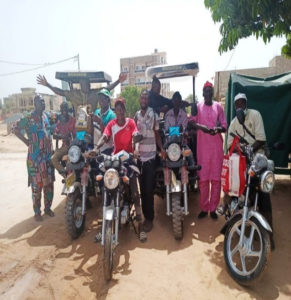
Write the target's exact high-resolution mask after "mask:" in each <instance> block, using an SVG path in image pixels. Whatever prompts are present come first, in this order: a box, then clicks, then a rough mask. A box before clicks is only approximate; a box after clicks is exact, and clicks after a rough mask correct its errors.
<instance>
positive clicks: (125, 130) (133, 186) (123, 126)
mask: <svg viewBox="0 0 291 300" xmlns="http://www.w3.org/2000/svg"><path fill="white" fill-rule="evenodd" d="M115 114H116V119H114V120H112V121H110V122H109V123H108V124H107V126H106V127H105V129H104V131H103V136H102V138H101V139H100V140H99V142H98V143H97V146H96V149H95V150H96V151H98V149H99V148H101V147H102V145H103V144H104V143H107V142H108V140H109V138H110V137H111V136H112V138H113V147H114V149H113V154H116V153H118V152H119V151H122V150H124V151H126V152H128V153H133V140H132V138H133V135H134V133H135V132H137V131H138V130H137V127H136V124H135V122H134V120H133V119H131V118H126V117H125V100H124V99H123V98H118V99H117V100H116V101H115ZM137 180H138V178H137V176H136V174H135V173H134V175H133V176H132V177H131V178H130V179H129V185H130V191H131V197H132V199H133V202H134V207H135V211H136V221H137V222H138V234H139V239H140V241H141V242H145V241H146V239H147V236H146V233H145V231H144V229H143V226H142V222H141V221H142V217H141V205H140V195H139V191H138V182H137Z"/></svg>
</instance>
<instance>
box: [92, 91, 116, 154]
mask: <svg viewBox="0 0 291 300" xmlns="http://www.w3.org/2000/svg"><path fill="white" fill-rule="evenodd" d="M97 95H98V102H99V104H100V108H98V109H96V110H95V112H94V116H93V122H96V123H97V128H94V144H97V142H98V140H99V139H100V138H101V136H102V133H103V131H104V128H105V127H106V126H107V124H108V123H109V122H110V121H111V120H113V119H115V118H116V115H115V113H114V112H113V110H112V109H111V108H110V98H111V95H110V92H109V91H108V90H107V89H105V88H103V89H101V90H100V91H99V92H98V94H97ZM94 127H95V125H94ZM112 148H113V144H112V139H110V140H109V141H108V143H106V144H104V145H103V146H102V147H101V148H100V151H101V152H103V153H105V154H108V155H110V154H111V153H112V150H113V149H112Z"/></svg>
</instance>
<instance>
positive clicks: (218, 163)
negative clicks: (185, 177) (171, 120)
mask: <svg viewBox="0 0 291 300" xmlns="http://www.w3.org/2000/svg"><path fill="white" fill-rule="evenodd" d="M203 97H204V102H200V103H198V104H197V115H196V116H195V117H192V118H191V119H192V121H194V127H196V128H197V129H199V130H198V131H197V163H198V165H200V166H201V170H200V171H199V173H198V174H199V190H200V209H201V212H200V213H199V215H198V218H199V219H201V218H204V217H206V216H207V215H208V212H210V216H211V218H212V219H214V220H215V219H217V215H216V212H215V211H216V208H217V206H218V204H219V200H220V191H221V181H220V177H221V169H222V162H223V139H222V136H221V133H222V132H225V131H226V128H227V123H226V119H225V115H224V111H223V108H222V106H221V104H220V103H218V102H216V101H213V100H212V97H213V85H212V83H210V82H209V81H207V82H206V83H205V84H204V86H203Z"/></svg>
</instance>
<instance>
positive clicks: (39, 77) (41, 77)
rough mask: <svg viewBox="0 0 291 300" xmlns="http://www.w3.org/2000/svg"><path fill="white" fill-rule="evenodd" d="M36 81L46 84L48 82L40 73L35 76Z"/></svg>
mask: <svg viewBox="0 0 291 300" xmlns="http://www.w3.org/2000/svg"><path fill="white" fill-rule="evenodd" d="M36 81H37V83H38V84H40V85H43V86H48V82H47V80H46V78H45V77H44V76H42V75H38V76H37V77H36Z"/></svg>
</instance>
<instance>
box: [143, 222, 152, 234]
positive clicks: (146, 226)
mask: <svg viewBox="0 0 291 300" xmlns="http://www.w3.org/2000/svg"><path fill="white" fill-rule="evenodd" d="M143 229H144V231H145V232H151V231H152V229H153V221H152V220H147V219H145V220H144V222H143Z"/></svg>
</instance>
